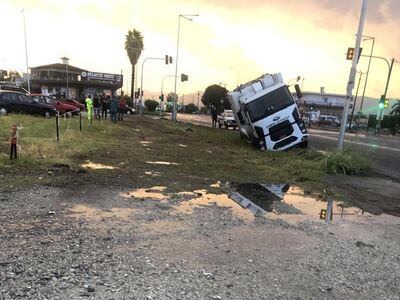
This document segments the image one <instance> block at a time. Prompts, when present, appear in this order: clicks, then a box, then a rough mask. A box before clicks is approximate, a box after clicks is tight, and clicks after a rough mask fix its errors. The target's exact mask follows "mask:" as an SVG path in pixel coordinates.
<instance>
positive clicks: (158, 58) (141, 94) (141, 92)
mask: <svg viewBox="0 0 400 300" xmlns="http://www.w3.org/2000/svg"><path fill="white" fill-rule="evenodd" d="M149 59H156V60H164V58H160V57H147V58H146V59H145V60H144V61H143V62H142V74H141V78H140V95H139V97H140V107H139V111H140V114H142V106H143V68H144V63H145V62H146V61H147V60H149Z"/></svg>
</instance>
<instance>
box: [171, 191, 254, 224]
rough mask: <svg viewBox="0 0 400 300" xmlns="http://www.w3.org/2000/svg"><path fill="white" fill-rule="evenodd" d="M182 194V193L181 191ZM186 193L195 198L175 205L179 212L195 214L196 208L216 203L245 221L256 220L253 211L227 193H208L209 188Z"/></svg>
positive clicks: (185, 193)
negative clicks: (243, 206) (233, 199)
mask: <svg viewBox="0 0 400 300" xmlns="http://www.w3.org/2000/svg"><path fill="white" fill-rule="evenodd" d="M181 194H182V193H181ZM183 194H184V195H193V196H196V197H195V198H193V199H191V200H188V201H183V202H181V203H180V204H179V205H178V206H176V207H175V209H176V212H177V213H182V214H193V212H194V210H195V209H196V208H202V207H206V206H212V205H216V206H218V207H225V208H228V209H230V210H231V212H232V215H233V216H234V217H236V218H238V219H241V220H243V221H245V222H251V221H253V220H254V215H253V213H252V212H251V211H249V210H247V209H244V208H242V207H241V206H240V205H239V204H237V203H236V202H234V201H232V200H231V199H230V198H229V197H228V195H227V194H213V193H208V191H207V190H196V191H194V192H193V193H190V192H183Z"/></svg>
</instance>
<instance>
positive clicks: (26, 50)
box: [21, 9, 31, 93]
mask: <svg viewBox="0 0 400 300" xmlns="http://www.w3.org/2000/svg"><path fill="white" fill-rule="evenodd" d="M21 13H22V17H23V20H24V37H25V60H26V76H28V92H29V93H31V80H30V76H29V67H28V45H27V43H26V26H25V9H23V10H21Z"/></svg>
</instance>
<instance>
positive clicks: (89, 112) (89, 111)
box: [85, 95, 93, 121]
mask: <svg viewBox="0 0 400 300" xmlns="http://www.w3.org/2000/svg"><path fill="white" fill-rule="evenodd" d="M85 103H86V111H87V117H88V120H89V121H91V120H92V110H93V100H92V96H91V95H88V96H87V98H86V100H85Z"/></svg>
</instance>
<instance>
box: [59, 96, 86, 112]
mask: <svg viewBox="0 0 400 300" xmlns="http://www.w3.org/2000/svg"><path fill="white" fill-rule="evenodd" d="M60 101H61V102H62V103H65V104H68V105H72V106H74V107H75V108H78V109H79V110H80V111H82V110H85V108H86V106H85V105H84V104H82V103H79V102H78V101H76V100H74V99H69V98H61V99H60Z"/></svg>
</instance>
